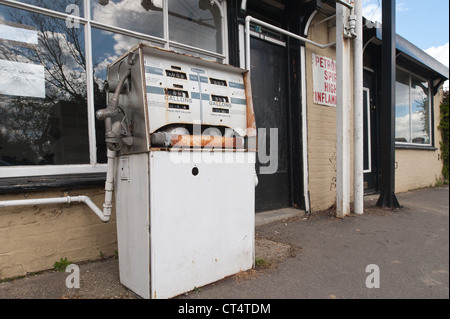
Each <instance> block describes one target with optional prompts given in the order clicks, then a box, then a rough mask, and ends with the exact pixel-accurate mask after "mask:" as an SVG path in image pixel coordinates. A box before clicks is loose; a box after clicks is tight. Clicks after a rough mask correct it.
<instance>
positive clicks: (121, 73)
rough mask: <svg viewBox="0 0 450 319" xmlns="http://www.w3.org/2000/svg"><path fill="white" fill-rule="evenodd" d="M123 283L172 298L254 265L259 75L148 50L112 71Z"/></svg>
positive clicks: (110, 116) (146, 294)
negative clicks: (255, 80)
mask: <svg viewBox="0 0 450 319" xmlns="http://www.w3.org/2000/svg"><path fill="white" fill-rule="evenodd" d="M106 85H107V88H106V89H107V91H108V100H109V103H108V107H107V108H106V109H103V110H100V111H98V112H97V114H96V116H97V118H98V119H101V120H105V126H106V142H107V145H108V153H109V154H110V153H112V154H115V165H114V182H113V184H114V194H115V210H116V221H117V235H118V253H119V268H120V281H121V283H122V284H123V285H125V286H126V287H128V288H129V289H131V290H132V291H134V292H135V293H136V294H138V295H139V296H141V297H143V298H170V297H174V296H176V295H179V294H182V293H184V292H187V291H190V290H192V289H194V288H195V287H200V286H203V285H206V284H208V283H211V282H214V281H217V280H219V279H222V278H224V277H226V276H229V275H232V274H235V273H238V272H239V271H245V270H248V269H250V268H252V267H253V264H254V255H255V247H254V246H255V232H254V229H255V223H254V218H255V215H254V189H255V184H256V173H255V161H256V125H255V117H254V112H253V104H252V95H251V87H250V78H249V73H248V72H247V71H246V70H242V69H239V68H236V67H233V66H229V65H224V64H220V63H216V62H211V61H207V60H204V59H201V58H195V57H192V56H188V55H185V54H178V53H174V52H170V51H166V50H163V49H160V48H156V47H151V46H148V45H144V44H140V45H138V46H136V47H134V48H133V49H131V50H130V51H129V53H128V54H126V55H124V56H122V57H121V58H120V59H118V60H117V61H116V62H114V63H113V64H112V65H110V66H109V67H108V79H107V83H106Z"/></svg>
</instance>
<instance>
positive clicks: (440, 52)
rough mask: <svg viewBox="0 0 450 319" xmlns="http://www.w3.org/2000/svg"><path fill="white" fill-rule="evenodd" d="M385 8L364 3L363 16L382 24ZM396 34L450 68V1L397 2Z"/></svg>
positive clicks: (373, 1)
mask: <svg viewBox="0 0 450 319" xmlns="http://www.w3.org/2000/svg"><path fill="white" fill-rule="evenodd" d="M381 4H382V0H363V16H364V17H366V18H367V19H369V20H371V21H374V22H375V21H379V22H382V21H381ZM396 33H397V34H399V35H400V36H402V37H403V38H405V39H406V40H408V41H409V42H411V43H412V44H414V45H415V46H417V47H419V48H420V49H422V50H424V51H425V52H427V53H428V54H429V55H431V56H432V57H434V58H435V59H436V60H438V61H439V62H441V63H442V64H444V65H445V66H447V67H449V1H448V0H428V1H424V0H397V1H396ZM447 87H448V82H447Z"/></svg>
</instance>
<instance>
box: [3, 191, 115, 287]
mask: <svg viewBox="0 0 450 319" xmlns="http://www.w3.org/2000/svg"><path fill="white" fill-rule="evenodd" d="M76 195H86V196H89V197H90V198H91V199H92V200H93V201H94V203H95V204H96V205H97V206H98V207H102V205H103V201H104V190H103V189H102V188H98V189H97V188H96V189H80V190H76V191H69V192H67V191H65V192H63V191H42V192H38V193H28V194H25V193H22V194H12V195H0V201H1V200H19V199H29V198H47V197H61V196H76ZM116 250H117V235H116V223H115V213H113V214H112V218H111V220H110V221H109V222H108V223H103V222H102V221H100V219H99V218H98V217H97V215H95V214H94V213H93V212H92V211H91V210H90V209H89V208H88V207H87V206H86V205H85V204H80V203H74V204H71V205H70V206H67V205H66V204H56V205H35V206H21V207H8V208H1V209H0V280H1V279H5V278H11V277H16V276H23V275H25V274H27V273H30V272H36V271H41V270H45V269H51V268H53V264H54V263H55V262H56V261H60V259H61V258H63V259H64V258H65V257H67V260H69V261H72V262H75V263H76V262H80V261H85V260H95V259H99V258H101V254H102V255H103V256H104V257H107V256H113V255H114V254H115V252H116Z"/></svg>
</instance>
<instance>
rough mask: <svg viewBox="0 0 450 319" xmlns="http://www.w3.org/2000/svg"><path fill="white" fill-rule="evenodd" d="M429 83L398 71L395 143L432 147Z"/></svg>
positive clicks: (400, 70)
mask: <svg viewBox="0 0 450 319" xmlns="http://www.w3.org/2000/svg"><path fill="white" fill-rule="evenodd" d="M430 107H431V105H430V89H429V85H428V81H425V80H422V79H420V78H419V77H417V76H415V75H412V74H410V73H408V72H406V71H404V70H402V69H397V80H396V104H395V141H396V142H397V143H408V144H423V145H431V129H430V127H431V117H430V114H431V110H430Z"/></svg>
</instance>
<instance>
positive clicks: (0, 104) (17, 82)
mask: <svg viewBox="0 0 450 319" xmlns="http://www.w3.org/2000/svg"><path fill="white" fill-rule="evenodd" d="M0 14H1V16H2V20H1V22H0V34H1V38H2V39H1V41H0V160H1V161H2V164H3V165H55V164H56V165H58V164H86V163H89V136H88V123H87V95H86V94H87V93H86V92H87V90H86V56H85V48H84V31H83V29H82V28H72V29H69V28H67V26H66V23H65V20H63V19H57V18H52V17H48V16H44V15H40V14H38V13H35V12H28V11H24V10H20V9H14V8H8V7H5V6H0Z"/></svg>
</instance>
